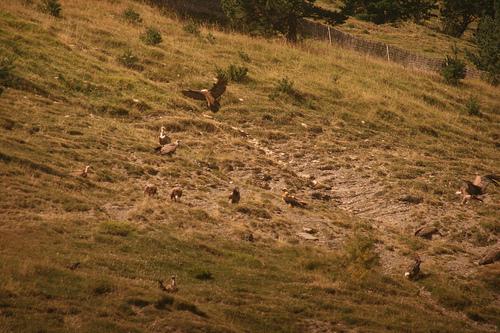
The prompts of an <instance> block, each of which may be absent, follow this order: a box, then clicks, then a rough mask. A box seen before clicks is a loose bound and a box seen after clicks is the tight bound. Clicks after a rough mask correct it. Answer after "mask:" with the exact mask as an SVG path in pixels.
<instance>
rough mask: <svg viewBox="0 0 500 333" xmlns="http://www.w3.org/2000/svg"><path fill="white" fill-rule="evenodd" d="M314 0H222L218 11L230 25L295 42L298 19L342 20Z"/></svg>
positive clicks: (332, 21)
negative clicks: (220, 9)
mask: <svg viewBox="0 0 500 333" xmlns="http://www.w3.org/2000/svg"><path fill="white" fill-rule="evenodd" d="M314 2H315V0H222V8H223V10H224V13H225V14H226V16H227V17H228V18H229V20H230V21H231V23H232V24H233V26H236V27H238V28H240V29H243V30H246V31H250V32H257V33H261V34H272V33H275V32H279V33H282V34H283V35H285V36H286V38H287V40H289V41H291V42H294V41H296V40H297V34H298V28H299V25H300V20H301V19H302V18H306V17H310V18H321V19H324V20H326V21H328V22H329V23H332V24H336V23H340V22H343V21H344V19H345V17H344V16H343V15H342V14H341V13H340V12H334V11H329V10H325V9H322V8H320V7H317V6H315V4H314Z"/></svg>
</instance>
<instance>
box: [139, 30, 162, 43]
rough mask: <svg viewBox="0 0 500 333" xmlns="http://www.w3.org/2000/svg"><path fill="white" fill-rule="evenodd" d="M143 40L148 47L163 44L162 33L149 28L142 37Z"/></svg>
mask: <svg viewBox="0 0 500 333" xmlns="http://www.w3.org/2000/svg"><path fill="white" fill-rule="evenodd" d="M141 40H142V41H143V42H144V44H146V45H158V44H160V43H161V42H162V38H161V33H160V31H159V30H158V29H156V28H153V27H148V28H146V31H145V32H144V33H143V34H142V35H141Z"/></svg>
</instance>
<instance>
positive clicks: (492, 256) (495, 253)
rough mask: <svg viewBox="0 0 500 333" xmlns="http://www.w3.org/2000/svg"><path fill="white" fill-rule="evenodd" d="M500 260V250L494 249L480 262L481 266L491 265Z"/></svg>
mask: <svg viewBox="0 0 500 333" xmlns="http://www.w3.org/2000/svg"><path fill="white" fill-rule="evenodd" d="M499 260H500V248H496V249H493V250H491V251H489V252H487V253H486V254H485V255H484V256H483V257H482V258H481V260H479V265H489V264H492V263H494V262H496V261H499Z"/></svg>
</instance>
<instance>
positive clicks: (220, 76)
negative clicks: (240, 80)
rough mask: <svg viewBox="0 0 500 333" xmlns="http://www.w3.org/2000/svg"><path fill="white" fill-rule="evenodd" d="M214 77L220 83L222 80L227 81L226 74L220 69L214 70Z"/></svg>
mask: <svg viewBox="0 0 500 333" xmlns="http://www.w3.org/2000/svg"><path fill="white" fill-rule="evenodd" d="M215 75H216V76H217V80H221V81H224V80H225V81H228V80H229V77H228V75H227V72H226V71H225V70H224V69H222V68H219V67H216V68H215Z"/></svg>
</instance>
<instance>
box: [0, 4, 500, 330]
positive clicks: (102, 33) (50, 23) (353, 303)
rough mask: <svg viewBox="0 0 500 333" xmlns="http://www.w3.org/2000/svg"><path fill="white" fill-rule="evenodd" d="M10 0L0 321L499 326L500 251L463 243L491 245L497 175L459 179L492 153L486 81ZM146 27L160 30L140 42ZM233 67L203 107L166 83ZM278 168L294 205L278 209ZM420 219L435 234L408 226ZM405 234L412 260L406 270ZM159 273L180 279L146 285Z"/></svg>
mask: <svg viewBox="0 0 500 333" xmlns="http://www.w3.org/2000/svg"><path fill="white" fill-rule="evenodd" d="M21 3H28V2H22V1H20V2H8V3H5V2H2V3H1V4H0V45H1V49H0V52H1V54H0V57H2V58H3V57H4V56H6V57H9V58H12V59H15V61H14V68H13V69H12V70H11V74H10V76H9V78H8V80H7V81H6V82H5V85H6V86H7V89H5V91H4V92H3V94H2V95H0V125H1V126H2V127H1V131H0V142H1V144H0V179H1V184H2V186H1V187H0V198H1V200H0V211H1V217H2V218H1V219H0V258H1V259H0V332H41V331H47V332H124V331H127V332H143V331H144V332H333V331H339V332H342V331H351V330H354V331H359V332H387V331H392V332H402V331H410V332H431V331H432V332H458V331H460V332H494V331H496V330H498V327H499V324H500V322H499V320H498V318H500V307H499V297H498V286H499V285H500V283H499V280H498V276H499V274H498V273H499V271H500V269H499V268H500V266H499V264H498V263H496V264H492V265H487V266H478V265H477V261H478V259H479V258H480V257H481V256H482V255H483V253H485V252H486V251H488V250H490V249H493V248H494V247H495V246H498V236H499V234H498V233H499V221H498V208H499V203H500V192H499V190H498V189H495V188H494V187H491V189H490V190H491V191H490V195H489V196H488V197H487V198H486V199H485V201H484V202H483V203H480V202H477V201H473V202H470V203H469V204H468V205H466V206H461V205H460V199H459V198H458V197H457V196H456V195H455V191H456V190H457V189H458V187H459V186H460V179H469V178H471V177H473V176H474V174H475V173H476V172H477V173H480V174H486V173H499V172H500V170H499V169H498V165H499V162H500V156H499V154H498V148H499V144H500V142H499V133H500V125H499V124H500V113H499V110H500V109H499V106H500V101H499V100H498V95H499V91H498V89H495V88H492V87H490V86H488V85H486V84H484V83H482V82H478V81H465V82H464V84H463V85H461V86H459V87H451V86H447V85H445V84H443V83H442V82H441V79H440V78H439V77H438V76H435V75H433V74H428V73H418V72H407V71H405V70H404V69H403V68H401V67H399V66H395V65H390V64H387V63H384V62H381V61H377V60H373V59H369V58H366V57H363V56H360V55H358V54H356V53H352V52H348V51H345V50H338V49H335V48H331V47H329V46H328V45H325V44H323V43H320V42H316V41H305V42H304V43H303V44H300V45H297V46H294V47H292V46H290V45H287V44H285V43H283V42H282V41H280V40H265V39H259V38H251V37H247V36H243V35H239V34H234V33H223V32H220V31H217V30H211V29H207V28H201V29H200V30H197V28H196V27H195V26H193V25H192V24H191V23H189V22H182V21H179V20H177V19H175V18H174V16H173V15H172V16H170V14H169V13H164V14H163V15H160V14H158V9H157V8H152V7H149V6H147V5H143V4H138V3H136V2H133V1H128V0H122V1H97V0H90V1H85V2H82V1H76V0H65V1H62V17H61V18H53V17H51V16H48V15H46V14H43V13H41V12H39V11H37V9H36V6H35V5H29V4H28V5H23V4H21ZM129 7H132V8H133V9H134V10H135V11H136V12H137V13H139V14H140V16H141V18H142V22H139V23H136V24H131V23H128V22H127V21H126V20H125V19H124V16H123V12H124V10H126V9H127V8H129ZM149 26H153V27H156V28H157V29H158V30H159V31H160V32H161V34H162V38H163V41H162V42H161V43H160V44H158V45H157V46H148V45H145V44H144V43H143V42H142V41H141V38H140V37H141V35H142V34H143V33H144V31H145V29H146V27H149ZM134 56H135V57H137V61H136V62H134V61H133V60H134ZM124 60H125V61H124ZM124 64H128V67H127V66H125V65H124ZM229 64H235V65H237V66H246V67H248V69H249V77H248V78H247V79H246V80H243V81H242V82H241V83H236V82H231V83H230V85H229V87H228V91H227V92H226V94H225V95H224V96H223V98H222V102H221V103H222V108H221V110H220V111H219V112H218V113H212V112H210V111H207V110H206V107H205V105H204V104H203V103H202V102H197V101H193V100H189V99H187V98H186V97H184V96H183V95H182V94H180V90H181V89H185V88H202V87H205V86H207V85H210V84H211V83H212V82H213V77H214V76H215V71H216V67H220V68H227V66H228V65H229ZM471 96H472V97H476V98H477V100H478V101H479V103H480V106H481V115H480V116H477V115H473V114H472V115H471V114H470V113H469V112H468V111H467V108H466V104H467V101H468V100H469V99H470V97H471ZM161 126H164V127H165V128H166V129H167V131H168V134H169V135H170V136H171V137H172V139H173V140H177V139H179V140H182V143H181V145H180V146H179V148H178V150H177V152H176V154H175V155H174V156H172V157H165V156H159V155H157V154H155V153H154V151H153V148H154V147H155V146H156V145H157V136H158V133H159V129H160V127H161ZM85 165H91V171H92V172H91V173H90V174H89V176H88V177H87V178H82V177H79V176H78V175H77V171H79V170H81V169H83V167H84V166H85ZM148 183H150V184H154V185H156V186H158V188H159V196H158V197H156V198H149V197H146V196H145V195H144V193H143V189H144V186H145V185H146V184H148ZM176 184H179V185H181V186H182V187H183V189H184V195H183V197H182V199H181V202H178V203H176V202H172V201H171V200H170V198H169V194H170V189H171V188H172V187H173V186H175V185H176ZM235 185H237V186H239V187H240V189H241V192H242V200H241V202H240V203H239V204H237V205H232V204H229V203H228V200H227V196H228V195H229V193H230V191H231V189H232V188H233V187H234V186H235ZM284 187H286V188H287V189H289V190H292V191H293V192H295V193H296V195H297V197H299V198H302V199H303V200H305V201H306V202H307V203H308V207H307V208H306V209H301V208H291V207H288V206H286V205H285V203H284V202H283V201H282V199H281V197H280V195H281V190H282V188H284ZM408 195H411V196H413V197H416V198H418V200H416V201H417V202H420V203H418V204H411V203H408V202H406V201H405V200H401V199H404V198H405V197H406V196H408ZM410 201H411V200H410ZM422 225H433V226H436V227H438V228H439V230H440V231H441V233H442V236H441V237H439V236H438V237H435V238H434V239H432V240H425V239H421V238H417V237H414V236H413V232H414V230H415V229H417V228H418V227H420V226H422ZM304 227H309V228H313V229H316V230H317V233H316V234H315V236H316V237H317V238H318V240H317V241H306V240H304V239H303V238H301V237H299V236H297V233H299V232H302V230H303V228H304ZM250 235H251V236H250ZM415 253H418V254H419V255H420V257H421V258H422V259H423V264H422V271H423V273H424V276H423V277H422V279H420V280H417V281H409V280H407V279H405V278H404V276H403V275H404V272H405V269H406V267H407V265H408V264H410V263H411V262H412V258H413V256H414V254H415ZM77 263H79V264H77ZM171 275H176V276H177V281H178V286H179V291H178V292H177V293H175V294H168V293H165V292H163V291H162V290H160V288H159V287H158V282H157V280H165V281H168V280H169V278H170V276H171Z"/></svg>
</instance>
